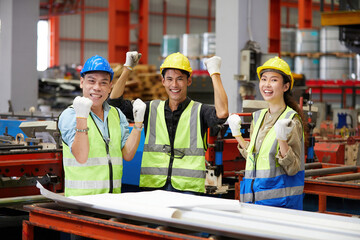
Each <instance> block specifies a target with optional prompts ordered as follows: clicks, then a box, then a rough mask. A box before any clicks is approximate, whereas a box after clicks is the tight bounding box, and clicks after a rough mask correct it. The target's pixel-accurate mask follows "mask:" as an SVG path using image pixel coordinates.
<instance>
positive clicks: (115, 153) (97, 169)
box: [63, 107, 123, 197]
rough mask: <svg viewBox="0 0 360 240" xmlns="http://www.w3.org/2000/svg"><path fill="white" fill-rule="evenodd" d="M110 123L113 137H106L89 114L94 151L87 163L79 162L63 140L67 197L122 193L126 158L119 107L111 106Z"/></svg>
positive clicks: (91, 146)
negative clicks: (122, 147) (123, 155)
mask: <svg viewBox="0 0 360 240" xmlns="http://www.w3.org/2000/svg"><path fill="white" fill-rule="evenodd" d="M107 122H108V129H109V139H110V140H105V139H104V138H103V136H102V134H101V132H100V130H99V129H98V127H97V125H96V124H95V121H94V119H92V116H91V115H89V117H88V119H87V124H88V128H89V131H88V137H89V147H90V148H89V149H90V150H89V156H88V160H87V162H86V163H84V164H81V163H79V162H77V161H76V159H75V157H74V155H73V154H72V153H71V152H70V148H69V146H68V145H66V143H65V142H63V164H64V171H65V196H66V197H68V196H80V195H92V194H101V193H120V192H121V177H122V170H123V165H122V161H123V160H122V152H121V128H120V116H119V112H118V110H117V109H116V108H114V107H110V111H109V115H108V118H107Z"/></svg>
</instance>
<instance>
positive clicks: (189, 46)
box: [180, 34, 201, 57]
mask: <svg viewBox="0 0 360 240" xmlns="http://www.w3.org/2000/svg"><path fill="white" fill-rule="evenodd" d="M200 41H201V37H200V35H199V34H183V35H182V36H181V38H180V51H181V53H182V54H184V55H185V56H187V57H198V56H199V55H200V46H201V44H200Z"/></svg>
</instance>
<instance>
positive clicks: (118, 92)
mask: <svg viewBox="0 0 360 240" xmlns="http://www.w3.org/2000/svg"><path fill="white" fill-rule="evenodd" d="M140 58H141V53H138V52H137V51H133V52H127V53H126V62H125V64H124V70H123V71H122V73H121V75H120V77H119V79H118V80H117V82H116V83H115V85H114V87H113V89H112V91H111V93H110V98H112V99H115V98H119V97H121V96H122V95H123V94H124V89H125V83H126V81H127V79H128V78H129V75H130V73H131V71H132V70H133V68H134V67H135V66H136V65H137V64H138V62H139V60H140Z"/></svg>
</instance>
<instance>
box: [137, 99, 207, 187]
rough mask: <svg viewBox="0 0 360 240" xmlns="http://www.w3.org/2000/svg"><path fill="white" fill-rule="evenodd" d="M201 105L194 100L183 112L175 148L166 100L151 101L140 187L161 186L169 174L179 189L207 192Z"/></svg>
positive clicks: (173, 184)
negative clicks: (171, 141)
mask: <svg viewBox="0 0 360 240" xmlns="http://www.w3.org/2000/svg"><path fill="white" fill-rule="evenodd" d="M200 107H201V103H198V102H194V101H191V102H190V103H189V105H188V106H187V107H186V109H185V110H184V112H183V113H182V114H181V116H180V119H179V123H178V126H177V129H176V133H175V139H174V149H171V146H170V139H169V134H168V131H167V127H166V121H165V110H164V108H165V101H160V100H154V101H151V103H150V112H149V120H148V126H147V132H146V138H145V144H144V152H143V158H142V163H141V173H140V187H149V188H161V187H163V186H164V185H165V183H166V180H167V178H168V176H169V178H171V184H172V186H173V187H174V188H175V189H177V190H180V191H193V192H201V193H203V192H205V150H204V143H203V140H202V137H201V128H200ZM172 152H173V153H172ZM171 155H173V157H171Z"/></svg>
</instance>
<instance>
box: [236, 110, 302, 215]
mask: <svg viewBox="0 0 360 240" xmlns="http://www.w3.org/2000/svg"><path fill="white" fill-rule="evenodd" d="M266 112H267V109H263V110H260V111H256V112H254V113H253V124H254V125H253V126H255V127H254V130H253V134H252V138H251V140H250V144H249V146H248V149H247V151H248V157H247V159H246V168H245V176H244V178H243V181H242V182H241V184H240V201H241V202H246V203H255V204H261V205H268V206H277V207H285V208H292V209H300V210H302V208H303V189H304V177H305V172H304V159H305V158H304V134H303V136H302V139H301V154H300V161H301V169H300V171H299V172H298V173H296V174H295V175H294V176H289V175H287V174H286V173H285V171H284V169H283V168H282V167H281V166H280V164H279V163H278V161H277V159H276V158H275V156H276V154H277V153H278V151H279V144H278V141H277V139H276V133H275V129H274V127H272V128H271V129H270V130H269V132H268V133H267V134H266V136H265V139H264V140H263V143H262V145H261V147H260V149H259V152H258V153H257V154H256V153H254V146H255V142H256V138H257V135H258V132H259V129H260V127H261V124H262V122H263V120H264V117H265V114H266ZM295 114H297V113H296V112H295V111H294V110H293V109H291V108H290V107H286V109H285V110H284V112H283V113H282V114H281V115H280V116H279V118H278V120H280V119H293V117H294V116H295Z"/></svg>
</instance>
